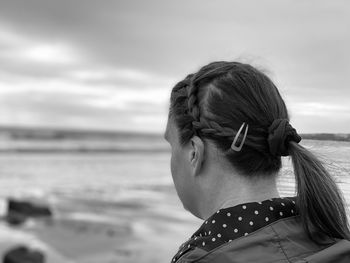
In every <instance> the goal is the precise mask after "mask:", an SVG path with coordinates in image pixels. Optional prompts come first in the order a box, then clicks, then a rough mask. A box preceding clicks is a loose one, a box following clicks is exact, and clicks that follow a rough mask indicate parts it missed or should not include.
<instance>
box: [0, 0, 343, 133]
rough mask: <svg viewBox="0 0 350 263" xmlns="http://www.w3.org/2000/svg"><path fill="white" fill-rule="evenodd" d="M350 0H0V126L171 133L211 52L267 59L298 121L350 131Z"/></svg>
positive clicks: (261, 62)
mask: <svg viewBox="0 0 350 263" xmlns="http://www.w3.org/2000/svg"><path fill="white" fill-rule="evenodd" d="M349 28H350V2H349V1H346V0H344V1H326V0H323V1H320V0H315V1H311V0H309V1H291V0H290V1H284V0H274V1H272V0H256V1H250V0H245V1H232V0H227V1H223V0H216V1H203V0H197V1H192V0H186V1H185V0H178V1H165V0H159V1H154V0H152V1H150V0H148V1H142V0H139V1H131V0H125V1H117V0H116V1H112V0H102V1H96V0H94V1H92V0H79V1H78V0H75V1H71V0H57V1H49V0H30V1H28V0H1V1H0V125H21V126H23V125H27V126H50V127H52V126H54V127H65V128H67V127H72V128H84V129H85V128H86V129H108V130H133V131H140V132H141V131H154V132H163V130H164V128H165V127H164V126H165V122H166V117H167V108H168V100H169V94H170V90H171V88H172V87H173V85H174V84H175V83H176V82H177V81H179V80H181V79H182V78H183V77H185V76H186V75H187V74H188V73H190V72H193V71H195V70H197V69H198V68H199V67H200V66H202V65H204V64H206V63H208V62H211V61H214V60H237V59H238V60H240V61H245V62H249V63H252V64H253V65H256V66H259V67H262V68H265V69H266V70H267V71H268V72H269V76H270V77H271V78H272V79H273V80H274V81H275V83H276V85H277V86H278V88H279V89H280V91H281V93H282V96H283V97H284V99H285V101H286V103H287V106H288V108H289V111H290V115H291V123H292V125H293V126H294V127H295V128H296V129H297V130H298V131H300V132H344V133H345V132H347V133H349V132H350V88H349V83H350V51H349V47H350V35H349V34H350V33H349V32H350V30H349Z"/></svg>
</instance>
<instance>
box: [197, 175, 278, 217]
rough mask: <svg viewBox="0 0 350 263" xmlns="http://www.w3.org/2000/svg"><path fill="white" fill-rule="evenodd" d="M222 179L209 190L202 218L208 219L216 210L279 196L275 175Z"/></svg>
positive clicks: (201, 213) (201, 211)
mask: <svg viewBox="0 0 350 263" xmlns="http://www.w3.org/2000/svg"><path fill="white" fill-rule="evenodd" d="M234 179H235V180H234ZM234 179H233V178H232V175H230V178H229V180H222V182H221V183H219V185H220V187H219V185H218V183H217V184H216V187H215V188H214V189H217V190H214V191H211V192H209V191H207V193H208V194H206V195H205V197H204V202H202V207H201V209H200V218H202V219H203V220H204V219H207V218H208V217H210V216H211V215H212V214H214V213H215V212H216V211H218V210H219V209H222V208H228V207H232V206H236V205H239V204H243V203H249V202H259V201H263V200H266V199H270V198H274V197H279V193H278V190H277V185H276V179H275V177H274V176H271V177H269V178H267V179H266V178H264V179H256V178H255V179H253V180H247V179H242V178H239V179H238V177H235V178H234ZM211 189H213V188H211Z"/></svg>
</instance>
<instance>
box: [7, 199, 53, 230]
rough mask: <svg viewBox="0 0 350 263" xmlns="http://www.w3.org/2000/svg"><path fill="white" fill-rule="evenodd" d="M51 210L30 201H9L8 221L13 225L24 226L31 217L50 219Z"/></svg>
mask: <svg viewBox="0 0 350 263" xmlns="http://www.w3.org/2000/svg"><path fill="white" fill-rule="evenodd" d="M50 216H52V212H51V210H50V209H49V208H48V207H47V206H43V205H38V204H34V203H31V202H28V201H20V200H14V199H11V198H10V199H9V200H8V208H7V216H6V221H7V222H8V223H9V224H11V225H19V224H22V223H23V222H24V221H25V220H26V219H27V218H29V217H50Z"/></svg>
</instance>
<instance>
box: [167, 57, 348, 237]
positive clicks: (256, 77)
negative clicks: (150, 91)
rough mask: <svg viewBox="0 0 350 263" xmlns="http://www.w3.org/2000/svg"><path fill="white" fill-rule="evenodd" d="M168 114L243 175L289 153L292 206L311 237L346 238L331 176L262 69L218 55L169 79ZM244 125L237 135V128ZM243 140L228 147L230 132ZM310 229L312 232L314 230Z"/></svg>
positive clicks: (184, 135)
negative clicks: (195, 69) (171, 82)
mask: <svg viewBox="0 0 350 263" xmlns="http://www.w3.org/2000/svg"><path fill="white" fill-rule="evenodd" d="M169 118H172V119H173V120H174V122H175V125H176V127H177V129H178V133H179V141H180V143H181V144H182V145H185V144H187V143H188V142H189V141H190V139H191V138H192V137H193V136H199V137H200V138H202V139H203V140H204V141H206V140H210V141H211V142H213V143H214V145H215V146H216V147H217V148H218V149H219V150H220V151H221V152H222V153H224V156H225V158H226V159H227V160H228V161H229V163H230V164H231V165H232V166H233V167H234V168H235V169H236V170H237V171H239V172H240V174H241V175H243V176H245V177H250V178H253V177H255V176H262V177H269V176H276V175H277V174H278V172H279V170H280V169H281V166H282V161H281V156H287V155H290V156H291V157H292V163H293V168H294V173H295V178H296V185H297V197H298V198H297V203H296V208H297V212H298V213H299V214H300V216H301V219H302V224H303V227H304V229H305V231H306V233H307V234H308V236H309V237H310V239H312V240H314V241H315V242H316V243H320V240H319V239H318V237H319V236H318V235H317V233H323V234H326V235H328V236H330V237H334V238H345V239H348V240H350V231H349V228H348V221H347V216H346V208H345V204H344V203H345V201H344V198H343V196H342V193H341V191H340V190H339V188H338V186H337V185H336V183H335V181H334V179H333V178H332V176H331V175H330V174H329V172H328V171H327V170H326V169H325V167H324V165H323V164H322V163H321V162H320V161H319V160H318V159H317V158H316V157H315V155H313V154H312V153H311V152H310V151H308V150H307V149H305V148H304V147H302V146H301V145H299V144H298V142H299V141H300V139H301V138H300V136H299V135H297V133H296V131H295V129H294V128H293V127H292V126H291V125H290V124H289V115H288V111H287V108H286V105H285V103H284V101H283V99H282V97H281V95H280V93H279V91H278V89H277V88H276V86H275V85H274V83H273V82H272V81H271V80H270V78H269V77H267V76H266V75H265V74H264V73H262V72H261V71H259V70H258V69H256V68H254V67H252V66H251V65H248V64H243V63H239V62H226V61H218V62H213V63H210V64H208V65H206V66H204V67H202V68H201V69H200V70H199V71H198V72H196V73H194V74H190V75H188V76H187V77H186V78H185V79H183V80H182V81H180V82H179V83H177V84H176V85H175V87H174V88H173V90H172V92H171V98H170V110H169ZM242 123H246V124H248V125H249V132H248V134H247V136H245V137H244V138H243V136H242V134H239V132H238V130H239V128H240V127H241V124H242ZM236 135H239V137H238V141H241V142H242V141H243V142H244V145H243V147H242V149H240V150H239V151H234V150H232V149H231V144H232V140H233V138H235V136H236ZM315 233H316V234H315Z"/></svg>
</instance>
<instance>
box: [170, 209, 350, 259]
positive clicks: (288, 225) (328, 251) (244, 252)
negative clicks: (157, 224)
mask: <svg viewBox="0 0 350 263" xmlns="http://www.w3.org/2000/svg"><path fill="white" fill-rule="evenodd" d="M322 239H323V243H327V244H326V245H317V244H315V243H314V242H312V241H311V240H310V239H309V238H308V237H307V235H306V233H305V231H304V229H303V228H302V225H301V221H300V216H299V215H297V216H292V217H288V218H283V219H280V220H278V221H275V222H273V223H271V224H269V225H267V226H265V227H263V228H260V229H258V230H257V231H255V232H252V233H250V234H249V235H247V236H242V237H240V238H238V239H235V240H233V241H231V242H227V243H225V244H223V245H221V246H219V247H216V248H215V249H213V250H211V251H205V250H203V249H201V248H200V247H196V248H195V249H193V250H190V251H188V252H186V253H184V254H183V255H182V256H181V257H180V258H179V259H178V260H177V261H176V262H177V263H189V262H198V263H206V262H208V263H209V262H210V263H249V262H259V263H277V262H278V263H282V262H285V263H288V262H293V263H294V262H295V263H307V262H309V263H316V262H317V263H326V262H327V263H329V262H337V263H349V262H350V242H349V241H347V240H338V239H337V240H336V241H334V240H332V239H331V238H328V237H326V236H323V238H322Z"/></svg>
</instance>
